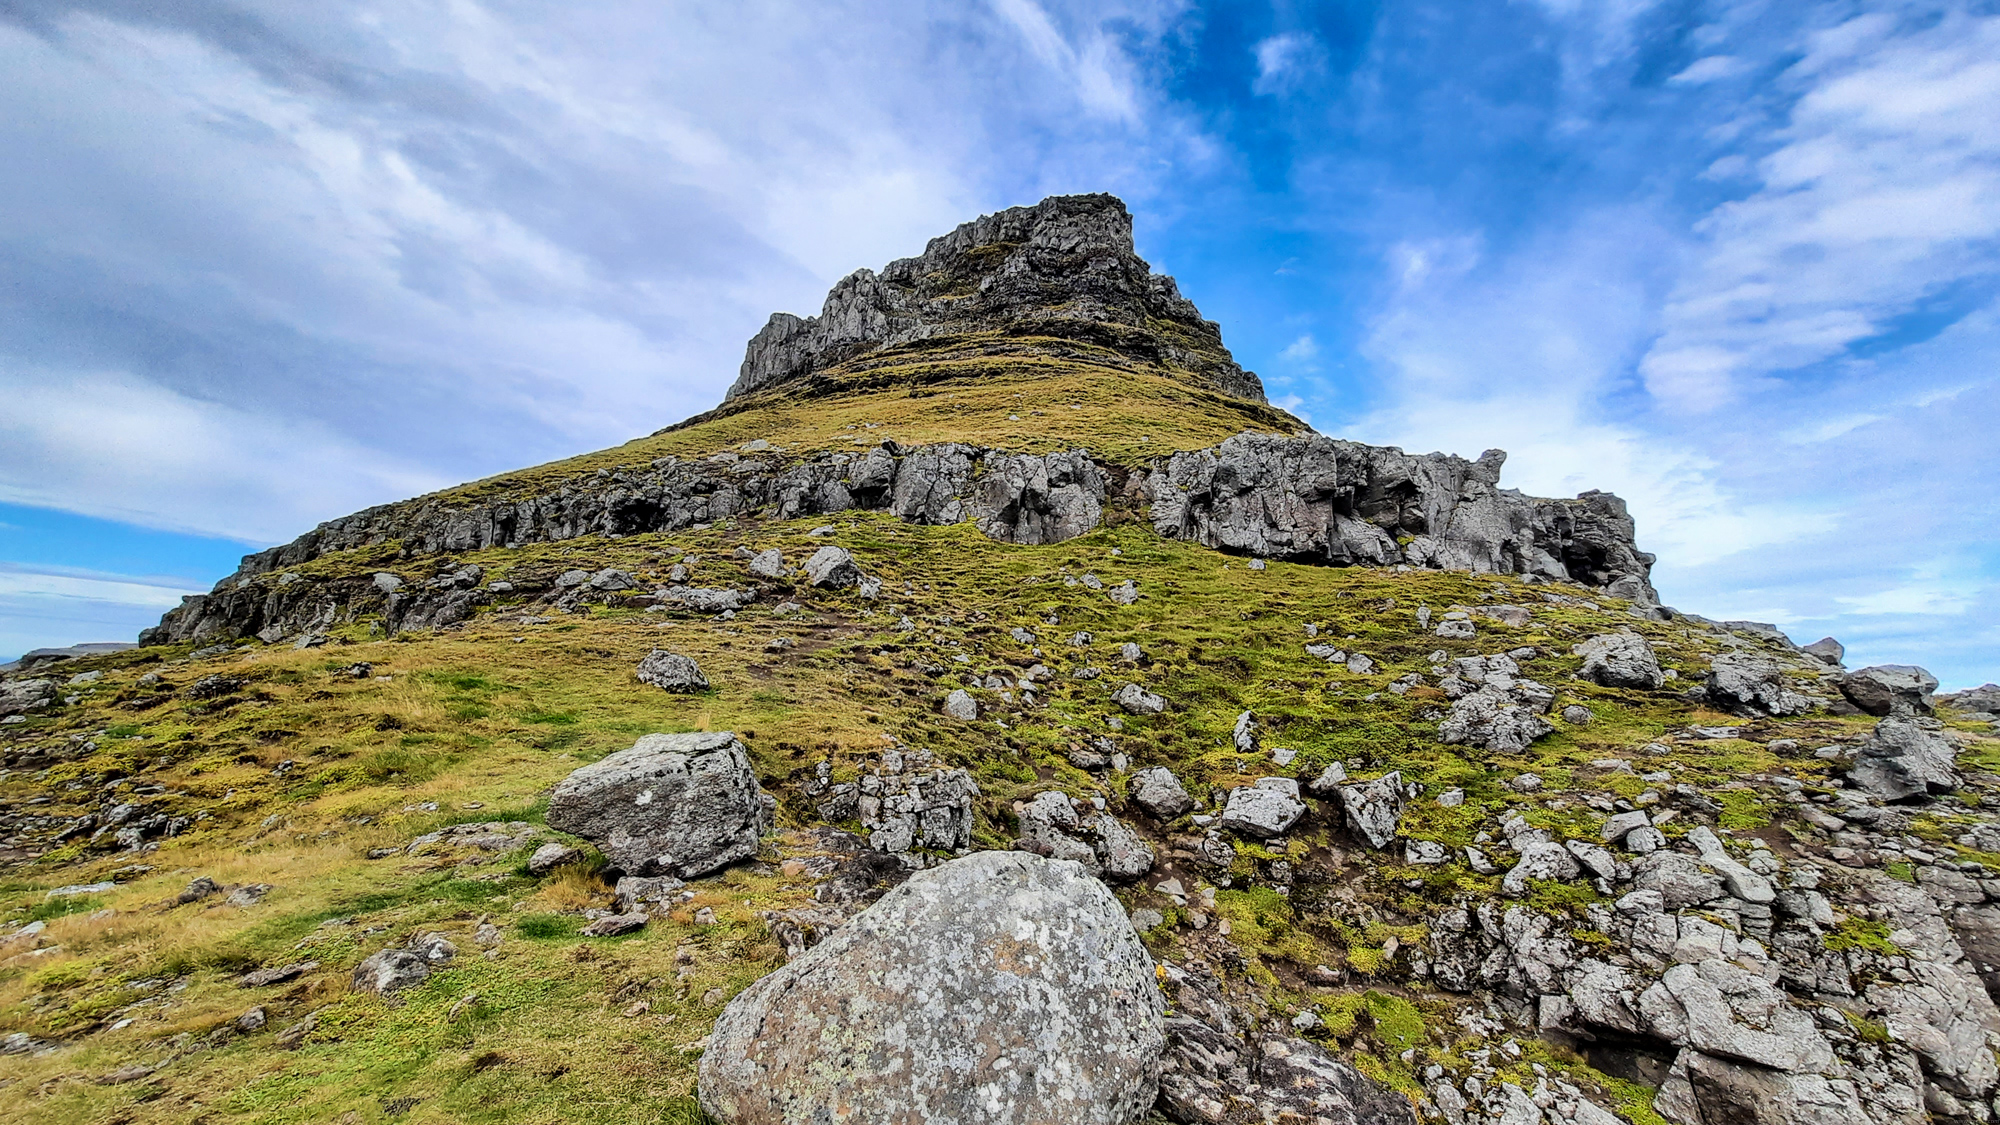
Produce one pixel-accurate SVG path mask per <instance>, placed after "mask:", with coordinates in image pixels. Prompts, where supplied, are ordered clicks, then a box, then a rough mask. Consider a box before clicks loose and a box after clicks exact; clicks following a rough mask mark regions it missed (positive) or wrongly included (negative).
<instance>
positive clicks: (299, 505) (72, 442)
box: [0, 372, 456, 543]
mask: <svg viewBox="0 0 2000 1125" xmlns="http://www.w3.org/2000/svg"><path fill="white" fill-rule="evenodd" d="M0 438H4V440H0V499H5V500H8V501H10V502H13V503H20V504H32V505H38V506H42V507H52V508H61V509H63V510H66V511H73V512H82V513H84V514H86V515H91V516H97V517H100V518H104V519H114V520H122V521H124V522H127V523H134V524H138V525H140V526H142V527H154V528H162V529H167V530H177V531H184V530H200V531H204V532H208V533H220V534H223V535H227V536H231V537H233V538H237V539H241V540H244V541H246V542H252V543H274V542H282V541H285V540H288V539H290V538H292V537H293V536H295V535H297V534H299V533H301V532H304V531H306V530H307V529H309V528H310V527H312V526H313V525H314V524H316V523H318V522H319V521H321V520H324V519H330V518H332V517H334V516H339V515H345V514H346V513H348V512H350V511H354V510H356V509H357V508H361V507H365V506H366V503H365V501H366V500H367V499H369V498H372V497H380V496H411V495H416V494H418V493H421V492H425V491H429V490H431V489H434V488H439V487H443V486H445V485H448V484H453V483H456V482H454V481H450V480H447V479H444V478H442V477H438V476H435V475H432V474H429V473H426V472H425V471H423V470H422V469H420V468H417V467H415V466H413V465H410V464H408V463H406V462H401V461H399V460H397V459H394V458H390V457H386V456H384V455H383V454H381V453H378V452H375V451H373V450H368V449H365V448H362V447H359V446H357V445H355V444H353V443H351V442H349V441H346V440H345V439H343V438H341V437H340V436H339V435H337V434H334V433H331V432H329V431H327V430H326V429H325V428H323V427H320V426H315V425H312V424H311V423H309V422H304V421H300V420H296V419H287V418H281V417H272V416H268V415H258V414H254V413H251V412H248V411H245V410H241V409H238V408H235V407H230V406H225V405H222V404H218V403H213V402H203V401H200V400H197V399H193V398H190V397H187V396H184V395H179V394H176V393H174V392H172V391H169V390H165V389H163V388H161V387H158V386H155V385H152V384H149V383H146V382H143V381H141V380H138V379H135V378H133V377H131V376H129V375H123V374H115V373H106V374H97V375H88V376H82V377H74V378H71V377H62V376H56V375H53V374H51V373H47V372H42V373H37V374H36V375H35V377H33V378H29V379H24V380H22V381H21V383H19V384H18V385H16V386H14V387H12V388H11V389H10V392H9V393H8V394H6V395H0ZM314 464H323V465H339V466H343V468H344V471H342V472H339V473H331V474H315V473H312V472H310V471H308V470H306V469H304V468H303V466H308V465H314Z"/></svg>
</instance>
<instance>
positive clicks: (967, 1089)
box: [699, 852, 1166, 1125]
mask: <svg viewBox="0 0 2000 1125" xmlns="http://www.w3.org/2000/svg"><path fill="white" fill-rule="evenodd" d="M1165 1008H1166V1004H1165V1001H1164V999H1163V998H1162V997H1161V995H1160V991H1159V988H1158V987H1157V985H1156V984H1155V982H1154V969H1153V962H1152V958H1151V957H1149V956H1148V955H1147V953H1146V949H1145V947H1144V946H1143V945H1141V944H1140V943H1139V936H1138V935H1137V934H1136V933H1134V932H1133V930H1132V924H1131V922H1129V921H1128V920H1127V919H1126V917H1125V911H1124V908H1122V907H1121V906H1120V905H1119V904H1118V901H1117V900H1116V899H1114V898H1112V897H1111V894H1110V892H1109V891H1107V890H1106V889H1105V887H1104V884H1102V883H1100V882H1098V881H1097V880H1096V879H1093V878H1091V877H1090V876H1089V875H1088V874H1087V873H1086V872H1085V871H1084V870H1083V868H1082V867H1080V866H1078V865H1077V864H1074V863H1067V862H1063V861H1060V860H1047V859H1042V858H1041V857H1039V856H1034V855H1029V854H1027V853H1024V852H980V853H977V854H975V855H972V856H968V857H967V858H965V859H960V860H954V861H952V862H950V863H947V864H944V865H942V866H939V867H935V868H932V869H930V870H927V871H922V872H918V873H917V874H915V875H913V876H911V877H910V879H909V880H908V881H907V882H905V883H904V884H903V885H902V886H900V887H897V888H896V889H895V890H893V891H890V892H889V893H888V894H887V895H885V896H883V898H882V899H881V900H880V901H879V902H877V903H875V905H873V906H871V907H869V908H868V909H867V910H865V911H863V912H862V913H861V914H859V915H858V916H856V917H855V918H854V919H852V920H851V921H849V922H847V923H846V924H844V925H842V926H841V927H840V928H839V929H838V930H836V931H834V933H833V934H832V935H831V936H829V937H827V938H826V939H825V940H823V941H821V942H820V943H819V944H818V945H815V946H813V947H812V948H811V949H809V950H807V951H806V952H805V953H804V954H802V955H801V956H799V957H798V958H797V959H796V960H793V961H792V962H790V963H789V964H787V965H786V966H785V967H783V968H781V969H779V970H778V971H776V972H774V973H772V974H771V975H770V976H767V977H765V978H764V979H762V980H760V981H758V982H757V983H755V984H753V985H751V986H750V987H749V988H747V989H745V990H744V991H743V992H742V993H740V994H738V995H737V997H736V998H735V999H734V1000H732V1001H730V1003H729V1006H728V1007H727V1008H726V1009H725V1010H724V1011H723V1013H722V1016H721V1018H720V1019H718V1020H717V1021H716V1023H715V1029H714V1031H713V1032H712V1033H711V1035H710V1037H709V1042H708V1050H707V1052H706V1053H705V1054H704V1055H703V1056H702V1060H701V1071H700V1081H699V1090H700V1095H701V1104H702V1108H703V1109H704V1110H706V1111H707V1112H708V1113H710V1114H712V1115H713V1116H715V1117H716V1118H718V1119H720V1120H722V1121H724V1122H728V1123H730V1125H766V1123H773V1125H775V1123H784V1125H813V1123H818V1122H823V1121H828V1120H833V1119H834V1118H833V1117H832V1116H830V1110H831V1107H838V1109H839V1113H840V1116H841V1117H844V1118H845V1119H848V1120H853V1121H871V1122H885V1123H900V1122H908V1123H916V1122H924V1121H959V1122H987V1123H992V1125H1011V1123H1016V1122H1018V1123H1021V1125H1028V1123H1031V1122H1044V1121H1064V1122H1079V1123H1086V1125H1088V1123H1103V1125H1124V1123H1127V1122H1133V1121H1137V1120H1139V1119H1140V1118H1141V1117H1143V1116H1144V1115H1145V1114H1146V1112H1147V1111H1148V1110H1150V1109H1151V1108H1152V1106H1153V1103H1154V1098H1155V1095H1156V1093H1157V1090H1158V1084H1159V1075H1160V1056H1161V1052H1162V1050H1163V1048H1164V1046H1165V1032H1164V1015H1165Z"/></svg>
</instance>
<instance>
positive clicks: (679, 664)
mask: <svg viewBox="0 0 2000 1125" xmlns="http://www.w3.org/2000/svg"><path fill="white" fill-rule="evenodd" d="M638 676H639V682H640V683H642V684H651V685H653V686H654V687H656V688H659V689H660V690H661V691H671V692H675V693H677V694H681V695H689V694H692V693H694V692H701V691H707V690H708V686H709V685H708V677H707V676H704V675H702V674H701V667H700V665H697V664H696V663H695V662H694V658H693V657H691V656H682V655H681V654H679V653H677V652H668V651H667V650H666V649H663V648H656V649H654V650H653V651H651V652H649V653H647V654H646V658H645V659H644V660H641V661H639V671H638Z"/></svg>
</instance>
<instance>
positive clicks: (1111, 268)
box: [724, 194, 1264, 402]
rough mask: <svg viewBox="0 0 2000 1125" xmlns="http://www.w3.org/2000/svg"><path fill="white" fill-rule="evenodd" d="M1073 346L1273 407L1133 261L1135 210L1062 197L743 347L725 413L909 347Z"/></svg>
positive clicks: (986, 350)
mask: <svg viewBox="0 0 2000 1125" xmlns="http://www.w3.org/2000/svg"><path fill="white" fill-rule="evenodd" d="M1063 341H1075V342H1077V343H1080V344H1084V345H1088V346H1090V347H1091V348H1092V350H1093V351H1094V352H1098V353H1100V354H1102V353H1109V355H1110V356H1112V357H1114V358H1115V359H1118V360H1122V361H1123V362H1125V363H1127V364H1130V365H1131V366H1134V367H1144V368H1146V369H1149V370H1162V371H1170V372H1173V373H1175V374H1176V375H1177V376H1178V377H1180V378H1182V379H1185V380H1186V381H1188V382H1191V383H1193V384H1195V385H1197V386H1200V387H1204V388H1206V389H1209V390H1213V391H1218V392H1220V393H1222V394H1226V395H1229V396H1231V397H1234V398H1241V399H1248V400H1250V401H1253V402H1263V401H1264V387H1263V384H1262V383H1260V382H1259V381H1258V379H1257V376H1256V375H1254V374H1252V373H1250V372H1248V371H1245V370H1243V369H1242V368H1241V367H1239V366H1237V364H1236V361H1235V360H1234V359H1233V358H1231V357H1230V354H1229V349H1227V348H1225V347H1223V345H1222V331H1221V329H1219V328H1217V327H1216V325H1215V323H1214V322H1213V321H1209V320H1204V319H1202V316H1201V312H1200V311H1199V310H1197V309H1196V308H1195V307H1194V302H1192V301H1189V300H1188V299H1187V298H1185V297H1183V296H1181V294H1180V290H1179V289H1178V288H1177V287H1176V286H1175V285H1174V279H1173V278H1171V277H1165V276H1162V275H1159V274H1155V273H1153V272H1152V269H1151V267H1149V266H1147V265H1146V263H1145V261H1144V260H1142V259H1141V258H1140V257H1139V256H1138V255H1137V254H1136V253H1134V252H1133V246H1132V216H1131V214H1130V213H1128V212H1127V211H1126V210H1125V204H1124V203H1123V202H1121V201H1120V200H1119V199H1118V198H1117V197H1116V196H1111V195H1101V194H1100V195H1058V196H1051V197H1050V198H1048V199H1044V200H1042V201H1041V202H1040V203H1037V204H1035V205H1034V206H1032V207H1010V208H1008V209H1007V210H1005V211H999V212H995V213H994V214H991V215H985V216H982V217H981V218H978V219H976V220H974V221H972V222H969V223H965V224H963V225H962V226H960V227H959V228H958V229H957V230H954V231H952V232H951V233H950V234H947V235H944V236H942V237H939V238H934V239H931V241H930V244H929V245H928V246H926V247H925V248H924V252H923V253H922V254H921V255H919V256H917V257H915V258H901V259H898V260H896V261H894V262H891V263H889V264H888V265H887V266H885V267H884V268H883V269H882V272H880V273H879V274H878V273H876V272H875V271H873V270H866V269H863V270H856V271H855V272H854V273H852V274H849V275H848V276H847V277H845V278H842V279H841V280H840V282H839V283H838V284H836V285H835V286H834V287H833V289H832V291H831V292H829V293H828V294H827V295H826V303H825V305H824V306H823V307H822V308H821V310H820V314H819V315H818V316H810V317H797V316H793V315H792V314H790V313H774V314H773V315H772V317H771V319H770V322H769V323H767V324H765V325H764V328H763V329H762V330H761V331H759V332H758V333H757V335H755V336H753V337H751V339H750V344H749V346H748V347H747V348H745V349H744V354H743V367H742V370H741V372H740V373H739V374H738V376H737V379H736V383H735V385H733V386H731V387H730V388H729V393H728V394H727V395H726V396H725V398H724V401H725V402H728V401H731V400H735V399H738V398H742V397H744V396H746V395H751V394H755V393H756V392H758V391H763V390H767V389H772V388H786V389H800V388H805V389H810V388H811V387H812V386H813V385H814V382H815V380H814V376H818V375H822V373H825V372H827V371H828V370H829V369H832V368H836V367H841V368H844V369H846V370H848V371H855V370H862V371H865V370H866V369H867V368H868V367H870V366H874V365H878V364H885V363H893V362H894V361H895V360H896V359H897V358H899V356H900V354H901V353H903V352H905V351H906V350H907V345H914V344H923V345H928V346H929V347H931V348H934V347H935V346H936V345H938V344H940V343H948V344H962V346H964V347H965V348H966V349H967V351H968V353H969V354H976V355H1009V354H1012V355H1020V354H1046V353H1047V352H1048V351H1049V350H1050V346H1051V345H1052V344H1060V343H1061V342H1063Z"/></svg>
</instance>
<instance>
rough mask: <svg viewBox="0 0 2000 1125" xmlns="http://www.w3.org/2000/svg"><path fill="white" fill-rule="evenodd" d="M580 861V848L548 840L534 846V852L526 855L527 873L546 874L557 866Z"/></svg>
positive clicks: (581, 859) (565, 865)
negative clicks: (539, 845) (536, 846)
mask: <svg viewBox="0 0 2000 1125" xmlns="http://www.w3.org/2000/svg"><path fill="white" fill-rule="evenodd" d="M582 862H583V851H582V849H580V848H572V847H570V846H569V845H568V844H558V843H556V842H554V841H550V842H549V843H546V844H543V845H542V846H541V847H539V848H536V849H535V854H534V855H531V856H529V857H528V874H530V875H537V876H539V875H547V874H548V873H549V872H551V871H554V870H555V869H556V868H558V867H568V866H570V865H571V864H576V863H582Z"/></svg>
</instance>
